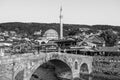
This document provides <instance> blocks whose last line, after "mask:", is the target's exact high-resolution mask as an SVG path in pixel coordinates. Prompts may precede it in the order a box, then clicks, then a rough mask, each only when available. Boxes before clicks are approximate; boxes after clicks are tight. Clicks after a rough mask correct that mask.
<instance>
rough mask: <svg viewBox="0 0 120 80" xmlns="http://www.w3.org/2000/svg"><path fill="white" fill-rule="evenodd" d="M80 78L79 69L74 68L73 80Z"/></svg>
mask: <svg viewBox="0 0 120 80" xmlns="http://www.w3.org/2000/svg"><path fill="white" fill-rule="evenodd" d="M76 78H77V79H79V78H80V74H79V70H74V71H73V79H72V80H76Z"/></svg>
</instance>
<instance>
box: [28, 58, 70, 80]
mask: <svg viewBox="0 0 120 80" xmlns="http://www.w3.org/2000/svg"><path fill="white" fill-rule="evenodd" d="M35 67H36V68H34V72H33V73H32V74H31V77H30V79H29V80H32V79H34V78H38V79H44V78H45V76H47V75H51V76H55V77H54V78H58V76H59V77H68V78H70V79H72V70H71V67H70V66H69V65H68V64H67V63H65V62H63V61H62V60H59V59H51V60H48V61H47V62H44V63H42V64H39V65H37V66H35ZM44 70H46V71H49V70H51V71H53V72H51V73H50V74H49V73H47V74H46V73H45V71H44ZM43 71H44V72H43ZM40 72H42V75H41V73H40ZM43 74H44V75H43ZM65 75H66V76H65ZM48 80H50V79H48ZM51 80H52V79H51Z"/></svg>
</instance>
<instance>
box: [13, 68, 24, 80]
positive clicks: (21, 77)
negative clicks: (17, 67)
mask: <svg viewBox="0 0 120 80" xmlns="http://www.w3.org/2000/svg"><path fill="white" fill-rule="evenodd" d="M14 80H24V70H21V71H19V72H18V73H17V74H16V76H15V78H14Z"/></svg>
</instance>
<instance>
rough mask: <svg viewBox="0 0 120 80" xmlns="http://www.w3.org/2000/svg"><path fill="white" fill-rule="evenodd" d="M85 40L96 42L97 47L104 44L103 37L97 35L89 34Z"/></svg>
mask: <svg viewBox="0 0 120 80" xmlns="http://www.w3.org/2000/svg"><path fill="white" fill-rule="evenodd" d="M86 41H87V42H91V43H94V44H96V46H97V47H102V46H105V41H104V39H103V38H101V37H99V36H97V35H94V36H89V38H88V39H86Z"/></svg>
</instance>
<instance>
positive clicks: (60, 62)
mask: <svg viewBox="0 0 120 80" xmlns="http://www.w3.org/2000/svg"><path fill="white" fill-rule="evenodd" d="M30 63H33V64H30ZM30 63H28V66H27V68H26V70H25V74H24V78H25V79H26V80H30V79H31V77H32V76H34V77H36V78H37V76H35V75H33V74H34V73H36V71H38V70H40V68H41V66H42V67H43V65H47V64H48V65H49V64H52V65H54V67H55V72H56V73H57V74H59V76H62V74H67V75H66V76H70V77H71V78H72V77H73V76H72V75H73V73H72V63H71V62H70V61H69V60H68V57H67V56H66V55H65V54H58V53H49V54H47V55H43V57H41V58H40V57H39V59H36V60H34V61H33V62H31V61H30ZM29 65H30V66H29ZM54 67H52V68H54ZM61 69H62V70H61ZM64 69H65V70H64ZM60 71H66V72H67V73H65V72H60ZM64 77H65V76H64Z"/></svg>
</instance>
